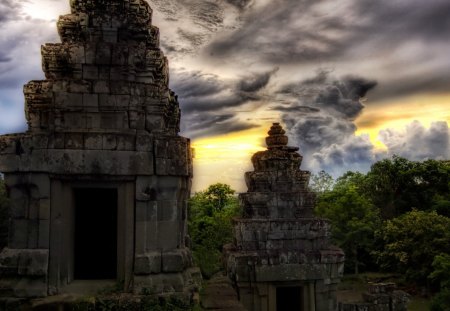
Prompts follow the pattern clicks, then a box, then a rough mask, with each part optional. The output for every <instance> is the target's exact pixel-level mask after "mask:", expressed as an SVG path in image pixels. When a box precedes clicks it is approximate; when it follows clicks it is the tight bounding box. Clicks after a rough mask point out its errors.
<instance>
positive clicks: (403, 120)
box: [192, 94, 450, 192]
mask: <svg viewBox="0 0 450 311" xmlns="http://www.w3.org/2000/svg"><path fill="white" fill-rule="evenodd" d="M414 120H418V121H420V122H421V123H422V124H423V125H424V126H425V127H429V126H430V124H431V123H432V122H434V121H447V122H448V123H449V124H450V94H445V95H421V96H415V97H405V98H401V99H393V100H392V101H386V102H378V103H372V104H369V103H368V104H367V105H366V108H365V109H364V112H363V114H362V115H361V116H360V117H359V118H358V119H356V121H355V123H356V125H357V127H358V130H357V132H356V135H362V134H368V135H369V136H370V140H371V141H372V143H373V144H374V145H375V147H376V148H378V149H384V148H385V146H384V145H383V143H382V142H380V141H379V140H378V133H379V131H380V130H383V129H387V128H393V129H396V130H403V129H404V128H405V126H406V125H407V124H410V123H411V122H412V121H414ZM270 126H271V123H270V122H269V123H267V124H261V127H259V128H253V129H250V130H245V131H240V132H235V133H231V134H226V135H220V136H214V137H207V138H200V139H196V140H193V142H192V147H193V148H195V158H194V184H193V189H192V191H193V192H195V191H200V190H204V189H206V188H207V187H208V185H210V184H213V183H216V182H224V183H227V184H230V185H231V186H232V188H233V189H235V190H237V191H238V192H242V191H246V190H247V187H246V186H245V182H244V172H246V171H250V170H253V168H252V165H251V161H250V159H251V157H252V155H253V154H254V153H255V152H257V151H260V150H264V149H265V148H266V145H265V141H264V138H265V137H266V136H267V131H268V130H269V128H270Z"/></svg>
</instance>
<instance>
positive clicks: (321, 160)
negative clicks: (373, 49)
mask: <svg viewBox="0 0 450 311" xmlns="http://www.w3.org/2000/svg"><path fill="white" fill-rule="evenodd" d="M375 85H376V82H374V81H371V80H367V79H364V78H360V77H356V76H347V77H343V78H341V79H339V80H338V79H335V78H333V77H331V76H330V74H329V73H328V72H325V71H320V72H318V74H317V75H316V76H315V77H313V78H309V79H306V80H304V81H301V82H299V83H297V84H290V85H286V86H284V87H282V88H281V89H280V91H279V94H282V95H283V96H284V97H291V100H292V101H291V103H290V104H285V105H278V106H275V107H273V109H274V110H278V111H280V112H281V113H282V119H283V122H284V123H285V124H286V127H287V131H288V133H289V137H290V138H291V139H292V140H293V141H294V142H295V144H296V145H298V146H300V151H301V152H302V153H303V155H304V156H305V165H306V167H307V168H309V169H311V170H313V171H318V170H322V169H324V170H326V171H328V172H330V173H332V174H333V175H335V176H338V175H340V174H342V173H343V172H345V171H346V170H349V169H360V170H367V169H368V168H369V167H370V164H371V163H373V161H374V153H373V145H372V144H371V143H370V141H369V139H368V137H357V136H355V132H356V126H355V124H354V122H353V120H354V118H355V117H356V116H357V115H358V114H359V113H361V111H362V110H363V109H364V106H363V105H362V103H361V99H362V98H363V97H364V96H366V94H367V92H368V91H369V90H371V89H372V88H373V87H375ZM291 143H292V142H291Z"/></svg>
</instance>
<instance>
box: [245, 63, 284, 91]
mask: <svg viewBox="0 0 450 311" xmlns="http://www.w3.org/2000/svg"><path fill="white" fill-rule="evenodd" d="M277 71H278V68H276V69H274V70H272V71H268V72H264V73H261V74H253V75H251V76H246V77H244V78H243V79H242V81H241V82H240V84H239V88H240V90H241V91H244V92H256V91H259V90H260V89H262V88H264V87H266V86H267V84H268V83H269V81H270V78H271V77H272V75H273V74H275V73H276V72H277Z"/></svg>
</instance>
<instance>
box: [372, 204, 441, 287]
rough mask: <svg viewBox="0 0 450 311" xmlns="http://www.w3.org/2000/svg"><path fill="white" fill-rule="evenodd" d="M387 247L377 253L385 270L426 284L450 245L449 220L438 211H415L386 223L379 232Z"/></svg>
mask: <svg viewBox="0 0 450 311" xmlns="http://www.w3.org/2000/svg"><path fill="white" fill-rule="evenodd" d="M376 235H377V237H378V239H379V240H380V241H381V242H382V244H383V245H384V247H383V248H382V249H380V250H377V251H374V252H373V254H374V255H375V256H376V257H377V260H378V263H379V264H380V265H381V267H382V268H384V269H387V270H390V271H396V272H398V273H403V274H404V275H405V276H406V279H407V280H409V281H414V282H416V283H418V284H426V281H427V277H428V275H430V273H431V272H432V270H431V269H432V263H433V261H434V259H435V257H436V256H437V255H440V254H441V253H443V252H444V253H445V252H446V251H447V250H448V248H449V245H450V219H449V218H447V217H445V216H442V215H438V214H437V213H436V212H425V211H417V210H413V211H411V212H408V213H406V214H404V215H402V216H400V217H398V218H394V219H392V220H388V221H386V222H385V224H384V225H383V227H382V228H381V230H378V231H377V232H376Z"/></svg>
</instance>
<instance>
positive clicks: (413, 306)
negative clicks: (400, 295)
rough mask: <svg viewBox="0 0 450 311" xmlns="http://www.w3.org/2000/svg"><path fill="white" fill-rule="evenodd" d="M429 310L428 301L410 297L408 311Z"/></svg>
mask: <svg viewBox="0 0 450 311" xmlns="http://www.w3.org/2000/svg"><path fill="white" fill-rule="evenodd" d="M425 310H430V299H427V298H423V297H417V296H416V297H411V301H410V302H409V304H408V311H425Z"/></svg>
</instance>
